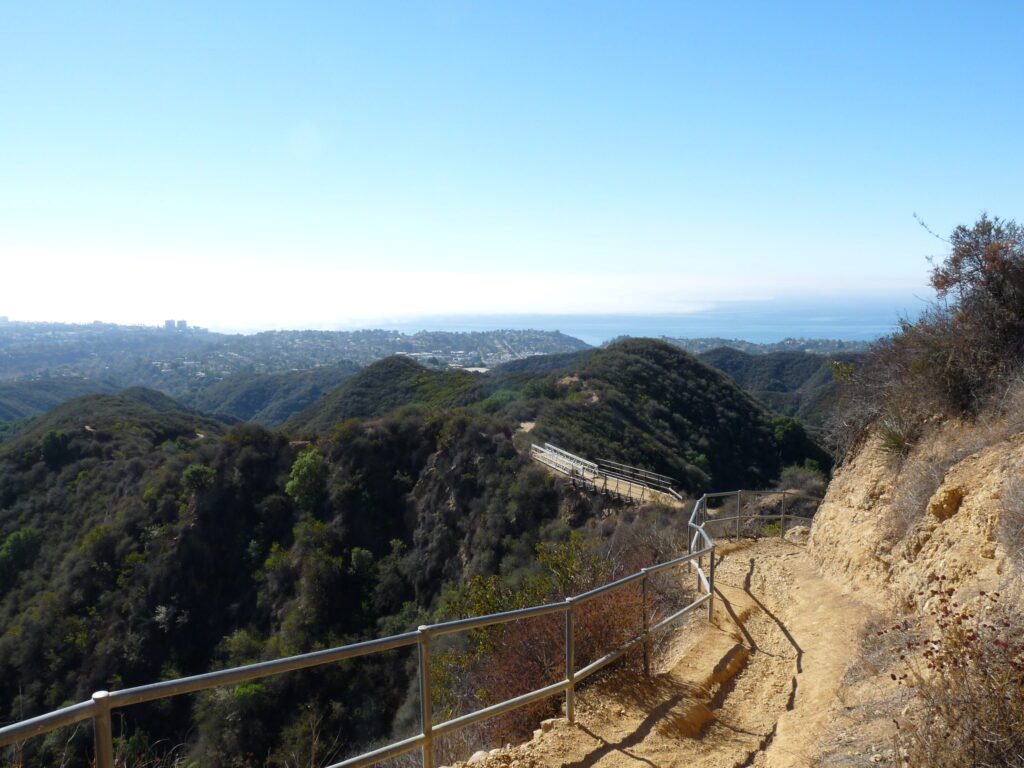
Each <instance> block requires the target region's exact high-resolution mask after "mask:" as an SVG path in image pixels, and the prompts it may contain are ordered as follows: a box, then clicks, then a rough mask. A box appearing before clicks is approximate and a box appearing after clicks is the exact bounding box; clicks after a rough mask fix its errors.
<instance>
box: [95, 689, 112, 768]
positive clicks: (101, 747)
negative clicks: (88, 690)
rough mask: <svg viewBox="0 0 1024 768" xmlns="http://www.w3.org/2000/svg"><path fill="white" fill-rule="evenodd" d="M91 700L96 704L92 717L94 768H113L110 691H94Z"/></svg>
mask: <svg viewBox="0 0 1024 768" xmlns="http://www.w3.org/2000/svg"><path fill="white" fill-rule="evenodd" d="M92 701H93V704H95V705H96V714H95V715H93V718H92V731H93V739H94V741H95V745H96V768H114V734H113V730H114V726H113V722H112V721H111V719H110V693H108V692H107V691H96V693H94V694H93V695H92Z"/></svg>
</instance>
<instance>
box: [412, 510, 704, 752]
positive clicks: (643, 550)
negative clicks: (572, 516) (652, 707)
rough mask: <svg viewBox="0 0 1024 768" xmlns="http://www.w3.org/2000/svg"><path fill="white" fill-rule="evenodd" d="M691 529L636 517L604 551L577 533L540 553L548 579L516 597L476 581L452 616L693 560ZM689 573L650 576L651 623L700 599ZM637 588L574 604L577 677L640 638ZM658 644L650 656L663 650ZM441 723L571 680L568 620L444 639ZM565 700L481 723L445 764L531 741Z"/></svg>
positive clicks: (460, 736)
mask: <svg viewBox="0 0 1024 768" xmlns="http://www.w3.org/2000/svg"><path fill="white" fill-rule="evenodd" d="M684 531H685V523H682V524H680V523H679V521H678V517H677V516H671V517H669V516H665V517H662V516H659V515H657V514H655V513H654V512H653V511H649V513H648V514H639V515H629V516H628V518H627V519H626V520H625V521H624V524H623V525H621V526H620V527H619V528H618V529H617V531H616V534H615V535H613V536H612V537H611V538H610V540H609V541H608V542H606V543H604V542H601V541H600V540H598V539H595V538H591V539H583V538H582V537H580V536H579V535H578V534H574V535H573V536H572V537H571V538H570V539H569V541H568V542H566V543H564V544H561V545H554V546H546V545H541V547H540V548H539V549H538V559H539V561H540V562H542V563H543V564H544V565H545V567H546V568H547V569H548V571H549V573H548V574H547V575H545V576H543V577H542V578H539V579H536V580H533V581H529V580H528V581H527V582H525V583H524V584H523V585H522V586H521V587H520V588H519V589H518V590H517V591H515V592H508V591H505V590H504V588H503V587H502V586H501V584H500V581H499V580H498V579H497V577H494V578H482V579H475V580H473V581H471V582H470V583H469V584H467V585H465V587H464V588H463V591H462V592H461V594H460V595H459V596H458V597H459V598H460V599H458V601H456V596H453V597H452V598H450V606H449V610H451V611H454V612H455V614H456V615H463V616H465V615H473V614H477V615H479V614H481V613H486V612H492V611H497V610H511V609H515V608H522V607H526V606H529V605H538V604H541V603H545V602H552V601H554V600H558V599H563V598H564V597H566V596H568V595H575V594H580V593H582V592H585V591H587V590H590V589H593V588H595V587H598V586H601V585H602V584H605V583H608V582H609V581H613V580H615V579H617V578H622V577H623V576H626V575H629V574H630V573H635V572H636V571H638V570H639V569H640V568H641V567H644V566H647V565H651V564H653V563H654V562H659V561H662V560H667V559H669V558H671V557H675V556H678V554H680V552H685V551H686V538H685V533H684ZM684 573H689V571H688V570H686V569H685V568H684V569H679V570H676V571H674V572H670V573H661V572H659V573H657V574H652V575H651V576H650V577H649V579H648V587H647V603H646V606H647V615H648V618H649V621H650V623H652V624H653V623H654V622H656V621H657V620H658V619H660V618H661V617H663V616H666V615H668V614H669V613H670V612H672V611H673V610H675V609H676V608H677V607H679V606H680V604H681V603H683V601H686V600H692V598H693V594H694V593H693V590H692V588H686V587H684V586H683V585H682V576H683V574H684ZM641 590H642V588H641V583H640V581H639V580H636V581H633V582H631V583H629V584H626V585H623V586H622V587H620V588H618V589H615V590H612V591H610V592H607V593H605V594H602V595H599V596H597V597H595V598H593V599H590V600H587V601H585V602H581V603H578V604H576V606H575V607H574V609H573V611H574V615H573V625H574V626H573V634H574V638H575V656H576V658H575V661H576V669H577V670H578V669H580V668H582V667H584V666H586V665H587V664H589V663H591V662H593V661H596V660H597V659H599V658H601V657H602V656H604V655H606V654H608V653H610V652H612V651H614V650H616V649H617V648H620V647H621V646H623V645H624V644H626V643H627V642H628V641H630V640H632V639H633V638H635V637H638V636H639V635H640V633H641V631H642V621H643V618H642V617H643V611H644V603H643V596H642V591H641ZM657 640H658V638H654V639H653V642H652V647H653V648H655V649H656V648H657V647H658V642H657ZM641 653H642V646H641V645H640V644H637V645H636V646H635V647H634V648H633V649H632V650H631V651H630V652H629V653H627V654H626V656H625V658H624V663H626V664H629V665H632V666H633V667H634V668H635V669H636V670H637V672H639V671H640V664H639V661H640V659H641V658H642V657H641ZM433 657H434V662H435V663H434V664H433V665H432V670H433V675H434V686H433V688H434V702H433V704H434V711H435V715H436V716H435V721H440V720H445V719H448V718H451V717H455V716H458V715H461V714H464V713H468V712H472V711H476V710H479V709H482V708H484V707H487V706H491V705H493V704H497V703H499V702H502V701H506V700H508V699H511V698H514V697H516V696H520V695H522V694H525V693H528V692H530V691H534V690H537V689H539V688H543V687H545V686H548V685H551V684H553V683H556V682H558V681H560V680H563V679H564V678H565V618H564V614H563V613H562V612H557V613H553V614H549V615H546V616H540V617H535V618H530V619H522V620H518V621H514V622H509V623H506V624H497V625H492V626H489V627H485V628H482V629H478V630H473V631H470V632H466V633H464V634H462V635H456V636H447V637H442V638H438V640H437V641H436V642H435V649H434V652H433ZM561 705H562V698H561V697H552V698H549V699H546V700H544V701H540V702H536V703H533V704H530V705H527V706H524V707H521V708H519V709H516V710H513V711H511V712H508V713H506V714H504V715H502V716H500V717H497V718H493V719H491V720H488V721H484V722H482V723H479V724H478V725H476V726H472V727H470V728H467V729H465V730H462V731H460V732H459V733H457V734H452V735H451V736H449V737H446V738H445V739H444V740H443V741H441V742H440V743H439V744H438V759H439V760H440V761H442V762H443V763H444V764H450V763H452V762H454V761H456V760H464V759H466V757H468V756H469V754H471V753H472V752H473V751H475V750H477V749H482V748H488V747H494V746H498V745H500V744H503V743H505V742H507V741H517V740H519V739H522V738H525V737H527V736H528V735H529V734H530V732H531V731H532V730H533V729H534V728H536V727H537V723H538V722H539V721H540V720H542V719H544V718H546V717H552V716H555V715H556V714H558V713H559V712H561Z"/></svg>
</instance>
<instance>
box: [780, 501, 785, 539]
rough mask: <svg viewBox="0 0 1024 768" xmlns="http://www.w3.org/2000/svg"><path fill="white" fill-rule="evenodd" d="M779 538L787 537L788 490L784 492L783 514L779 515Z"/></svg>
mask: <svg viewBox="0 0 1024 768" xmlns="http://www.w3.org/2000/svg"><path fill="white" fill-rule="evenodd" d="M779 538H780V539H784V538H786V492H785V491H783V492H782V514H781V515H780V516H779Z"/></svg>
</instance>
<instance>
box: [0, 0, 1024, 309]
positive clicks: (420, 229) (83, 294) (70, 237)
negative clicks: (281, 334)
mask: <svg viewBox="0 0 1024 768" xmlns="http://www.w3.org/2000/svg"><path fill="white" fill-rule="evenodd" d="M1022 22H1024V6H1021V5H1018V4H1012V3H991V4H985V3H959V4H958V3H909V2H908V3H892V2H886V3H848V4H839V3H726V2H723V3H699V4H697V3H683V2H671V3H656V2H651V3H616V4H613V3H599V2H588V3H582V2H546V3H529V2H522V1H520V2H510V3H498V2H494V3H475V2H464V3H463V2H437V3H426V2H416V3H413V2H409V3H402V4H390V3H383V2H373V3H361V4H357V3H334V2H332V3H298V2H295V3H276V4H275V3H217V4H204V3H198V2H196V3H175V4H171V3H163V4H156V3H153V4H148V3H131V4H128V3H125V4H104V3H68V4H52V3H45V2H39V3H17V4H16V3H0V254H2V260H3V274H4V277H3V278H2V281H0V314H7V315H10V316H11V318H12V319H61V320H86V321H87V320H92V319H102V320H112V321H119V322H144V323H151V324H155V323H158V322H160V321H161V320H162V319H163V318H164V317H171V316H175V317H178V316H187V317H188V318H189V319H191V320H192V321H193V322H195V323H199V324H205V325H210V326H213V327H223V328H242V327H245V328H258V327H302V326H318V327H336V326H341V325H346V324H352V323H359V322H363V321H365V322H371V321H373V320H377V319H380V318H397V317H402V316H407V315H418V316H422V315H429V314H444V315H451V314H459V313H476V314H479V313H484V312H496V313H499V312H500V313H505V314H508V313H517V312H522V313H559V312H601V311H607V312H648V311H649V312H686V311H692V310H695V309H700V308H702V307H706V306H710V305H714V304H716V303H718V302H723V301H736V300H741V301H742V300H757V301H764V300H779V301H781V300H791V299H793V298H794V297H797V298H804V299H808V300H810V299H813V300H818V301H822V300H824V301H828V300H831V299H832V297H842V298H843V299H844V300H845V299H850V298H856V297H866V298H868V297H870V298H875V299H877V298H879V297H882V298H887V297H888V298H891V300H892V301H893V306H894V311H897V310H898V309H901V308H902V307H903V306H905V305H906V304H907V302H908V301H913V297H914V296H926V295H928V292H927V290H926V278H927V262H926V257H927V256H929V255H941V254H942V248H943V246H942V243H940V242H938V241H936V240H935V239H933V238H931V237H930V236H929V235H928V234H927V233H926V232H924V231H923V230H922V229H921V228H920V227H919V226H918V224H917V223H916V222H915V221H914V219H913V216H912V214H913V213H914V212H917V213H919V214H920V215H921V216H922V217H923V218H924V219H925V220H926V221H927V222H928V223H929V225H930V226H931V227H932V228H933V229H935V230H937V231H938V232H940V233H947V232H948V231H949V230H950V229H951V228H952V227H953V226H955V225H956V224H958V223H969V222H971V221H973V220H974V219H975V218H976V217H977V216H978V214H979V213H980V212H981V211H983V210H987V211H989V212H990V213H992V214H996V215H1001V216H1005V217H1017V216H1019V215H1024V214H1021V211H1022V210H1024V205H1022V203H1024V200H1022V197H1024V186H1022V185H1021V183H1020V179H1021V178H1022V177H1024V173H1022V172H1024V152H1022V151H1021V149H1022V146H1021V140H1020V135H1021V124H1022V119H1021V118H1022V111H1024V107H1022V106H1021V100H1020V98H1019V94H1020V88H1021V84H1022V83H1024V77H1022V75H1024V59H1022V58H1021V56H1020V46H1019V40H1020V36H1021V33H1022V32H1024V24H1022Z"/></svg>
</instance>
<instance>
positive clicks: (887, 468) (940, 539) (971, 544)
mask: <svg viewBox="0 0 1024 768" xmlns="http://www.w3.org/2000/svg"><path fill="white" fill-rule="evenodd" d="M973 438H974V441H975V443H976V444H981V445H984V443H985V442H987V440H985V439H978V436H977V435H975V436H973ZM957 440H960V441H961V442H960V447H958V446H957V444H956V443H955V441H957ZM951 441H953V442H951ZM969 450H970V440H969V439H967V440H965V439H964V438H963V431H962V427H961V425H950V426H949V428H947V429H938V430H936V431H935V433H934V434H933V435H932V436H931V437H930V438H929V439H927V440H925V441H922V442H921V443H920V444H918V445H916V446H914V448H913V449H912V451H911V453H910V455H908V456H907V457H905V458H903V459H902V460H900V459H898V458H897V457H893V456H891V455H888V454H886V453H885V452H884V451H883V450H882V448H881V442H880V441H879V440H878V439H877V438H875V437H870V438H868V439H867V440H865V441H864V442H863V443H862V444H861V445H860V446H859V447H858V448H857V449H855V450H854V451H853V452H852V453H851V454H850V456H849V457H848V458H847V461H846V462H845V463H844V464H843V466H842V467H841V468H840V469H839V470H837V472H836V474H835V477H834V478H833V480H832V483H831V484H830V485H829V488H828V493H827V494H826V496H825V501H824V503H823V504H822V506H821V509H820V510H819V511H818V514H817V516H816V517H815V521H814V527H813V530H812V533H811V551H812V553H813V554H814V556H815V558H816V559H817V560H818V562H819V563H820V565H821V567H822V570H823V571H824V572H825V573H827V574H829V575H830V576H832V577H834V578H835V579H836V580H837V581H838V582H839V583H841V584H845V585H847V586H848V588H849V589H851V590H857V591H859V592H863V593H864V594H865V596H866V597H868V599H871V600H875V601H878V602H879V603H880V604H882V605H888V606H889V607H892V608H898V609H907V608H911V607H913V606H917V605H920V604H921V602H922V601H924V600H926V598H927V594H928V586H929V585H930V584H932V583H933V582H934V581H936V580H937V579H938V578H939V577H940V576H945V577H946V586H947V587H948V586H953V587H955V588H957V589H958V590H959V591H961V593H965V594H964V596H965V597H966V596H969V595H970V594H971V593H974V592H976V591H978V590H984V589H993V588H996V587H997V585H999V583H1000V582H1002V581H1004V580H1005V577H1006V576H1007V575H1009V573H1008V569H1010V568H1011V566H1010V563H1009V560H1008V558H1009V554H1010V553H1008V552H1007V551H1006V547H1005V546H1004V545H1003V544H1002V543H1001V542H1000V541H999V537H998V535H997V534H998V530H999V521H1000V516H1001V514H1002V510H1003V505H1002V496H1003V491H1004V488H1005V486H1006V483H1007V481H1008V480H1009V479H1010V478H1011V477H1013V476H1014V475H1015V474H1019V472H1020V468H1021V467H1024V435H1015V436H1012V437H1010V438H1007V439H1002V438H999V439H995V441H994V442H993V443H992V444H991V445H987V446H985V447H980V448H979V449H978V450H976V451H975V452H971V453H967V451H969ZM961 456H962V457H961ZM929 473H930V476H931V478H932V479H931V485H929V484H928V480H927V478H928V475H929ZM922 477H925V478H926V480H925V481H924V482H917V487H918V488H920V489H922V490H920V491H919V495H920V498H918V499H917V502H916V503H908V502H907V498H906V494H907V493H908V491H907V488H908V487H914V486H915V478H916V479H917V480H920V478H922ZM935 485H937V488H935V489H934V492H931V491H932V489H933V488H934V487H935ZM897 489H899V491H897ZM900 494H903V497H900ZM922 593H923V594H922Z"/></svg>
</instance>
